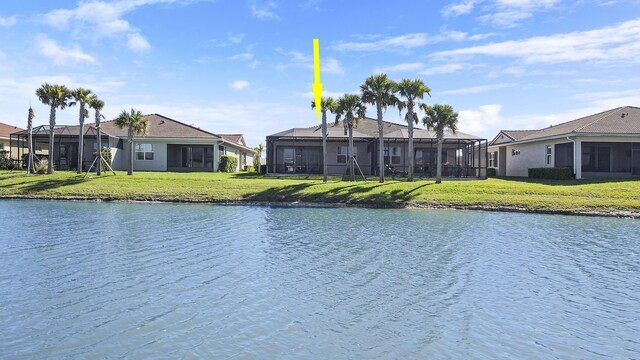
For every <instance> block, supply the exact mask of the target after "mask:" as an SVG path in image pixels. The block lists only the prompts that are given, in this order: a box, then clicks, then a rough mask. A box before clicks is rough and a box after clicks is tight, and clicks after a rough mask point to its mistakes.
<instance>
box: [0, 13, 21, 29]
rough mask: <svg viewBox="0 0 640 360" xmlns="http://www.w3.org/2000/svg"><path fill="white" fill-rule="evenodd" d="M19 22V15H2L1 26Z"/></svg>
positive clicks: (0, 18) (0, 17)
mask: <svg viewBox="0 0 640 360" xmlns="http://www.w3.org/2000/svg"><path fill="white" fill-rule="evenodd" d="M17 22H18V17H17V16H15V15H13V16H9V17H2V16H0V26H2V27H9V26H13V25H15V24H16V23H17Z"/></svg>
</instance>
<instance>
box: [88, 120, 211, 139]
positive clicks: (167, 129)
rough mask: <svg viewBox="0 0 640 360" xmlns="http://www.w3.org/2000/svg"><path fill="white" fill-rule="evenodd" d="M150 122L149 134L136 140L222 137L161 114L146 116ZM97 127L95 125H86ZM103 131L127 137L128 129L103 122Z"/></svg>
mask: <svg viewBox="0 0 640 360" xmlns="http://www.w3.org/2000/svg"><path fill="white" fill-rule="evenodd" d="M144 117H145V118H146V119H147V121H149V132H148V133H147V135H144V136H136V138H143V139H144V138H191V139H193V138H196V139H220V138H221V137H220V136H218V135H216V134H214V133H210V132H208V131H205V130H202V129H199V128H197V127H195V126H192V125H187V124H185V123H182V122H180V121H177V120H173V119H171V118H168V117H166V116H162V115H159V114H150V115H145V116H144ZM86 125H89V126H95V124H94V123H90V124H86ZM100 127H101V128H102V131H104V132H106V133H107V134H109V135H112V136H118V137H126V136H127V128H124V129H120V128H119V127H117V126H116V124H115V121H114V120H108V121H103V122H101V123H100Z"/></svg>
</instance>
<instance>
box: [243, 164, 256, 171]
mask: <svg viewBox="0 0 640 360" xmlns="http://www.w3.org/2000/svg"><path fill="white" fill-rule="evenodd" d="M244 171H246V172H256V168H254V167H253V166H252V165H246V166H245V167H244Z"/></svg>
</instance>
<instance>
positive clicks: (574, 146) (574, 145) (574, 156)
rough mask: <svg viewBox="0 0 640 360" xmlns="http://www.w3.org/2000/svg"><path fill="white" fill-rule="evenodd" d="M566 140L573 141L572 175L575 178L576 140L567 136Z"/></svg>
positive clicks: (576, 167)
mask: <svg viewBox="0 0 640 360" xmlns="http://www.w3.org/2000/svg"><path fill="white" fill-rule="evenodd" d="M567 140H569V141H571V142H572V143H573V177H574V178H576V176H577V174H578V165H577V164H576V154H577V153H576V151H577V149H576V140H575V139H570V138H569V137H568V136H567Z"/></svg>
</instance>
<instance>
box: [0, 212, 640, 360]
mask: <svg viewBox="0 0 640 360" xmlns="http://www.w3.org/2000/svg"><path fill="white" fill-rule="evenodd" d="M0 224H2V225H1V227H0V265H1V266H0V358H8V359H14V358H15V359H23V358H86V359H95V358H105V357H106V358H120V357H125V358H132V359H140V358H169V359H179V358H215V359H224V358H239V359H251V358H254V359H266V358H284V359H286V358H321V359H330V358H352V359H361V358H433V359H439V358H456V359H462V358H486V359H495V358H549V359H553V358H562V359H583V358H640V335H639V334H640V291H639V290H638V289H640V273H639V270H640V240H639V236H638V234H640V222H639V221H637V220H625V219H608V218H585V217H569V216H546V215H527V214H510V213H489V212H462V211H411V210H370V209H311V208H297V209H291V208H268V207H249V206H213V205H168V204H126V203H93V202H86V203H85V202H47V201H0Z"/></svg>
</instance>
